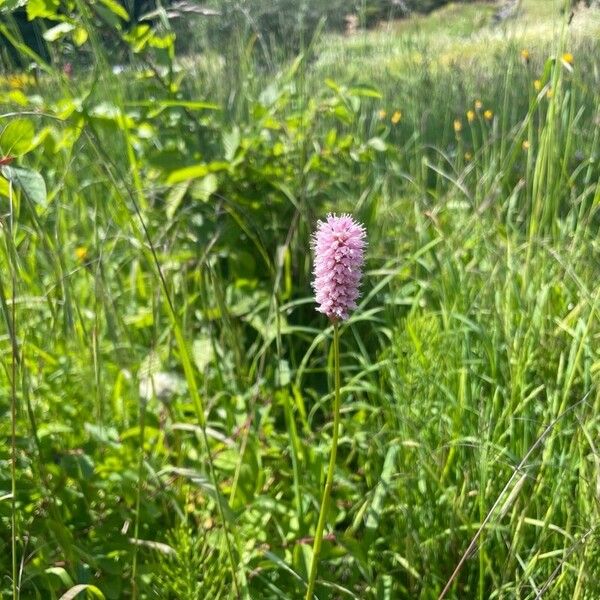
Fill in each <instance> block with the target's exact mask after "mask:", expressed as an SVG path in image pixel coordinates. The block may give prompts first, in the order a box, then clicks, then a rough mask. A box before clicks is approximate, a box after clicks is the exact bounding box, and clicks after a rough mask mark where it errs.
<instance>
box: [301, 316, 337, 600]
mask: <svg viewBox="0 0 600 600" xmlns="http://www.w3.org/2000/svg"><path fill="white" fill-rule="evenodd" d="M333 363H334V366H333V371H334V379H335V400H334V405H333V437H332V439H331V454H330V455H329V467H328V469H327V480H326V481H325V490H324V492H323V500H322V501H321V510H320V512H319V520H318V522H317V531H316V532H315V539H314V543H313V556H312V563H311V566H310V576H309V578H308V588H307V590H306V600H313V594H314V589H315V583H316V579H317V570H318V567H319V556H320V554H321V546H322V544H323V530H324V529H325V520H326V518H327V511H328V509H329V498H330V496H331V488H332V487H333V472H334V470H335V461H336V457H337V445H338V438H339V431H340V332H339V325H338V323H337V321H334V322H333Z"/></svg>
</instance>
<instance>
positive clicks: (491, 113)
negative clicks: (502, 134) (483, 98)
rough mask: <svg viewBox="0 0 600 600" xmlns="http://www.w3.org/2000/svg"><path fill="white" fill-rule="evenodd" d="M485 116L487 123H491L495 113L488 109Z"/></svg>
mask: <svg viewBox="0 0 600 600" xmlns="http://www.w3.org/2000/svg"><path fill="white" fill-rule="evenodd" d="M483 116H484V117H485V120H486V121H491V120H492V119H493V117H494V113H493V112H492V111H491V110H490V109H489V108H488V109H487V110H486V111H485V112H484V113H483Z"/></svg>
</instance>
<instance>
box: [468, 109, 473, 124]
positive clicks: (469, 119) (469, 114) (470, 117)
mask: <svg viewBox="0 0 600 600" xmlns="http://www.w3.org/2000/svg"><path fill="white" fill-rule="evenodd" d="M474 120H475V111H473V110H468V111H467V121H469V123H472V122H473V121H474Z"/></svg>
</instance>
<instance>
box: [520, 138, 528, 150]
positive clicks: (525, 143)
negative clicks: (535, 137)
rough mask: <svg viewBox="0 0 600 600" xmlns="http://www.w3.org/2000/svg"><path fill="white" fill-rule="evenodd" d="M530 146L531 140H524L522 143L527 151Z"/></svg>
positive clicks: (522, 146)
mask: <svg viewBox="0 0 600 600" xmlns="http://www.w3.org/2000/svg"><path fill="white" fill-rule="evenodd" d="M529 147H530V143H529V140H523V143H522V144H521V148H523V150H524V151H525V152H527V150H529Z"/></svg>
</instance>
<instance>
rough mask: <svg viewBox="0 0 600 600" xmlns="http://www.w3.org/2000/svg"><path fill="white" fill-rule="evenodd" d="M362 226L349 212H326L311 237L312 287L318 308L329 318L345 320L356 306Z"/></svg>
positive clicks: (363, 247) (359, 276) (363, 233)
mask: <svg viewBox="0 0 600 600" xmlns="http://www.w3.org/2000/svg"><path fill="white" fill-rule="evenodd" d="M365 236H366V233H365V229H364V227H363V226H362V225H361V224H359V223H357V222H356V221H355V220H354V219H353V218H352V217H351V216H350V215H341V216H339V217H338V216H337V215H334V214H329V215H328V216H327V219H326V220H325V221H319V222H318V224H317V231H316V232H315V234H314V236H313V239H312V246H313V249H314V251H315V267H314V281H313V289H314V290H315V299H316V301H317V304H318V305H319V306H318V307H317V310H318V311H319V312H322V313H324V314H325V315H327V316H328V317H329V318H330V319H332V320H334V321H335V320H338V319H340V320H342V321H343V320H345V319H347V318H348V314H349V311H351V310H352V309H354V308H356V299H357V298H358V288H359V285H360V279H361V277H362V266H363V262H364V249H365V246H366V240H365Z"/></svg>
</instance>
